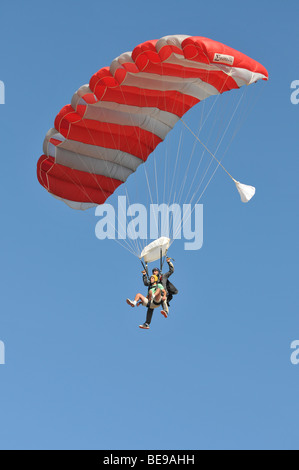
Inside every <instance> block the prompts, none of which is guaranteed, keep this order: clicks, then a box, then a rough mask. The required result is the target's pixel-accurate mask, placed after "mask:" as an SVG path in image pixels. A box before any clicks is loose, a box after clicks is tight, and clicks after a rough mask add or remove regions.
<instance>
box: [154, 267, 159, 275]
mask: <svg viewBox="0 0 299 470" xmlns="http://www.w3.org/2000/svg"><path fill="white" fill-rule="evenodd" d="M154 271H158V273H159V274H160V269H159V268H154V269H153V270H152V272H154Z"/></svg>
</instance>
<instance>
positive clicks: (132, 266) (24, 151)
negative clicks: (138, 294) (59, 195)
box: [0, 0, 299, 449]
mask: <svg viewBox="0 0 299 470" xmlns="http://www.w3.org/2000/svg"><path fill="white" fill-rule="evenodd" d="M298 10H299V5H298V2H297V1H296V0H290V1H289V2H287V3H282V2H281V1H277V0H274V1H273V2H271V6H270V4H269V2H268V1H266V0H259V1H257V0H253V1H252V2H250V3H242V2H240V1H233V0H228V1H226V2H219V1H215V0H210V1H208V2H201V1H200V2H199V1H194V0H191V1H189V2H187V3H186V2H182V3H181V4H179V3H175V2H173V1H169V0H165V1H163V2H161V1H156V0H153V1H152V2H150V3H147V6H146V9H144V4H143V3H142V2H141V3H140V2H137V1H130V0H128V1H127V2H110V3H109V2H104V3H103V2H97V1H94V0H91V1H90V2H88V3H85V4H83V3H82V2H79V1H76V0H75V1H74V0H72V1H69V0H65V1H63V2H61V1H57V0H53V1H52V2H51V3H50V4H49V3H48V2H44V1H42V2H41V1H32V0H28V1H27V2H21V1H10V2H8V1H6V2H2V4H1V31H0V40H1V51H0V64H1V66H0V80H2V81H3V82H4V83H5V86H6V91H5V94H6V96H5V98H6V104H5V105H1V106H0V124H1V128H0V135H1V138H0V156H1V176H0V179H1V184H0V193H1V222H2V223H1V232H0V237H1V255H0V260H1V270H0V272H1V300H0V302H1V304H0V305H1V312H0V340H2V341H3V342H4V344H5V352H6V364H5V365H0V384H1V385H0V448H1V449H76V448H78V449H162V448H163V449H165V448H166V449H231V448H233V449H247V448H249V449H252V448H255V449H259V448H267V449H275V448H282V449H288V448H289V449H298V447H299V445H298V436H297V434H298V433H297V422H298V420H299V411H298V392H299V366H297V367H296V366H293V365H292V364H291V362H290V355H291V350H290V343H291V342H292V341H293V340H295V339H299V322H298V261H299V260H298V170H299V163H298V119H299V105H298V106H294V105H292V104H291V102H290V94H291V90H290V84H291V82H292V81H293V80H296V79H297V80H298V79H299V70H298V66H297V63H298V47H299V37H298V13H299V11H298ZM168 34H189V35H200V36H206V37H210V38H212V39H215V40H218V41H220V42H224V43H226V44H228V45H230V46H232V47H234V48H236V49H239V50H241V51H243V52H245V53H246V54H248V55H250V56H251V57H253V58H255V59H256V60H258V61H259V62H261V63H262V64H263V65H265V66H266V68H267V69H268V71H269V74H270V80H269V82H268V83H267V84H264V83H263V84H261V85H262V87H263V88H262V92H261V93H260V89H258V88H257V92H258V93H259V99H258V101H257V102H256V103H255V104H254V109H253V111H252V112H251V113H250V115H249V116H248V119H247V120H246V122H245V124H244V126H243V127H242V131H241V133H240V135H239V137H238V139H237V140H236V141H235V143H234V145H233V146H232V149H231V152H229V154H228V155H226V157H225V163H226V165H227V166H228V167H229V169H230V170H232V171H233V173H234V175H236V176H237V177H239V178H240V179H241V180H242V181H244V182H248V183H251V184H255V185H256V186H257V188H258V192H257V195H256V197H255V199H254V200H253V201H252V202H251V203H250V204H248V205H247V206H245V205H243V204H241V203H240V202H239V198H238V195H237V194H236V193H235V191H234V190H233V188H232V186H231V183H229V181H228V179H227V178H226V176H225V174H224V173H221V172H218V173H217V176H216V178H215V179H214V181H213V183H212V184H211V185H210V186H209V188H208V191H207V193H206V194H205V197H204V200H203V201H202V202H203V203H204V224H205V228H204V246H203V248H202V249H201V250H200V251H198V252H194V253H192V252H185V251H184V250H182V247H181V244H180V243H177V244H174V245H173V250H172V252H171V254H172V255H173V257H174V258H175V259H176V263H175V266H176V273H175V275H174V277H173V282H174V283H175V284H176V285H177V287H178V288H179V290H180V295H179V296H177V298H176V299H175V300H174V302H173V307H172V315H171V316H170V317H169V319H168V320H165V319H164V318H163V317H162V316H161V315H160V314H156V315H155V317H154V319H153V323H152V328H151V330H150V331H141V330H140V329H139V328H138V324H139V323H140V322H141V321H143V314H144V312H145V311H144V310H142V312H141V313H140V310H138V311H135V310H133V309H129V308H128V306H127V305H126V304H125V302H124V300H125V298H126V297H127V296H128V295H130V296H132V295H133V293H134V292H135V291H137V290H141V289H142V284H141V279H140V264H138V262H137V261H136V259H135V258H134V257H132V256H131V255H130V253H128V252H127V251H126V250H124V249H123V248H121V247H120V246H119V245H118V244H117V243H115V242H113V241H104V242H100V241H99V240H97V239H96V237H95V235H94V228H95V223H96V218H95V216H94V212H93V211H91V212H90V213H89V214H82V213H78V212H76V211H72V210H71V209H69V208H68V207H66V206H65V205H64V204H62V203H59V202H58V201H56V200H55V199H54V198H51V197H50V196H49V195H48V194H47V192H46V191H45V190H43V188H42V187H41V186H40V185H39V184H38V182H37V179H36V174H35V171H36V170H35V168H36V161H37V159H38V158H39V156H40V155H41V153H42V143H43V139H44V135H45V133H46V131H47V130H48V129H49V128H50V127H51V126H52V125H53V119H54V117H55V115H56V114H57V112H58V111H59V110H60V108H61V107H62V106H63V105H64V104H67V103H69V102H70V99H71V96H72V94H73V92H74V91H75V90H76V89H77V88H78V87H79V86H81V85H82V84H84V83H86V82H88V79H89V77H90V76H91V75H92V74H93V73H94V72H95V71H96V70H98V69H99V68H101V67H103V66H106V65H109V64H110V62H111V60H112V59H113V58H114V57H116V56H118V55H119V54H120V53H121V52H124V51H127V50H131V49H132V48H133V47H134V46H135V45H137V44H138V43H140V42H143V41H145V40H147V39H151V38H160V37H162V36H165V35H168ZM263 85H264V86H263ZM192 116H194V114H192ZM189 122H190V124H192V123H193V121H192V119H191V120H190V121H189ZM162 145H163V144H162Z"/></svg>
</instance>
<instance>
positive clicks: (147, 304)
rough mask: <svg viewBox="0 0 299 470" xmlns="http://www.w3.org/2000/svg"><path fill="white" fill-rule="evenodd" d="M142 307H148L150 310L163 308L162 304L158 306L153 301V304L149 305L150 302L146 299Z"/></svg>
mask: <svg viewBox="0 0 299 470" xmlns="http://www.w3.org/2000/svg"><path fill="white" fill-rule="evenodd" d="M142 305H143V306H144V307H148V308H151V309H153V310H154V309H155V308H159V307H161V302H160V303H158V304H156V303H155V302H154V301H153V300H152V301H151V303H150V304H149V300H148V299H145V300H144V302H143V303H142Z"/></svg>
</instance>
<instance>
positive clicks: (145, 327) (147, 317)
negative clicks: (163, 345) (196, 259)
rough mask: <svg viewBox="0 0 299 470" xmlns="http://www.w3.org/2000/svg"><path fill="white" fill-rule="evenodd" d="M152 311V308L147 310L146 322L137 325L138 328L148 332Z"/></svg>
mask: <svg viewBox="0 0 299 470" xmlns="http://www.w3.org/2000/svg"><path fill="white" fill-rule="evenodd" d="M153 313H154V310H153V309H152V308H148V309H147V312H146V320H145V323H143V325H139V328H142V329H143V330H148V329H149V327H150V324H151V321H152V317H153Z"/></svg>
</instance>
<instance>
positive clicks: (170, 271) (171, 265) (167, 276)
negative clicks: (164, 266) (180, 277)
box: [164, 258, 174, 279]
mask: <svg viewBox="0 0 299 470" xmlns="http://www.w3.org/2000/svg"><path fill="white" fill-rule="evenodd" d="M166 261H167V263H168V266H169V271H168V273H166V274H164V276H165V279H168V278H169V277H170V276H171V275H172V274H173V273H174V265H173V264H172V262H171V261H170V258H167V260H166Z"/></svg>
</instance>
